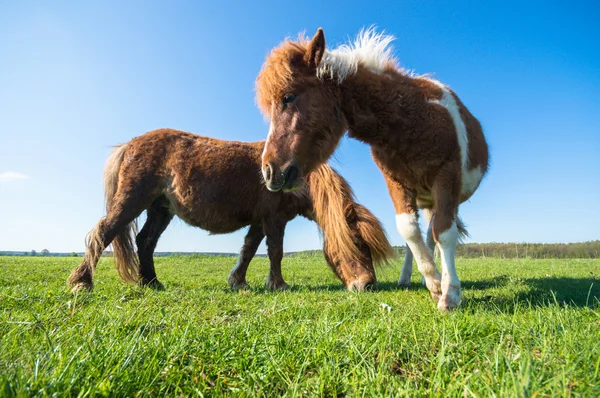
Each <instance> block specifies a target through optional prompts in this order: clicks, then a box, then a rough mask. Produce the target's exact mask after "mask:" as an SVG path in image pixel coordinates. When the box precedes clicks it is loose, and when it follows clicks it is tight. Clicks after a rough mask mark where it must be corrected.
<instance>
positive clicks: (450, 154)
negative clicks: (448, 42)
mask: <svg viewBox="0 0 600 398" xmlns="http://www.w3.org/2000/svg"><path fill="white" fill-rule="evenodd" d="M324 52H325V38H324V35H323V31H322V30H321V29H319V30H318V31H317V33H316V34H315V36H314V38H313V39H312V40H311V41H310V42H309V41H306V40H300V41H299V42H290V41H285V42H284V43H283V44H281V45H280V46H279V47H277V48H275V49H274V50H273V51H272V52H271V53H270V55H269V56H268V57H267V59H266V61H265V64H264V65H263V68H262V70H261V72H260V74H259V75H258V77H257V81H256V98H257V103H258V105H259V107H260V109H261V111H262V112H263V113H264V114H265V115H266V116H267V117H268V118H269V119H270V121H271V126H270V133H269V136H268V139H267V144H266V147H265V152H264V154H263V170H266V169H268V170H273V171H274V173H275V174H276V173H283V172H284V171H285V170H290V166H289V165H293V167H294V168H297V169H298V170H299V172H295V173H294V174H293V175H294V177H297V178H298V181H300V177H301V176H302V175H303V174H306V173H310V172H311V171H313V170H314V169H315V168H316V167H319V165H321V164H323V163H324V162H325V161H327V159H328V158H329V157H330V156H331V155H332V154H333V151H334V150H335V148H336V147H337V145H338V143H339V141H340V139H341V137H342V136H343V135H344V133H345V132H346V131H348V134H349V136H350V137H353V138H356V139H358V140H360V141H363V142H365V143H367V144H369V145H370V146H371V152H372V156H373V159H374V160H375V162H376V164H377V165H378V167H379V168H380V169H381V171H382V173H383V175H384V177H385V180H386V183H387V186H388V190H389V192H390V195H391V197H392V201H393V202H394V206H395V208H396V214H409V215H415V217H416V214H417V211H418V209H419V208H423V209H431V210H432V212H433V214H434V215H435V216H434V217H433V221H432V223H433V224H432V233H433V237H434V239H435V241H436V242H438V243H439V238H440V236H441V235H442V234H443V233H444V232H445V231H447V230H449V229H450V228H452V227H453V225H454V224H455V223H456V227H457V229H458V230H459V232H460V233H461V234H463V233H466V230H465V229H464V224H462V222H459V221H457V214H458V206H459V204H460V203H462V202H464V201H466V200H467V199H469V198H470V197H471V195H472V194H473V193H474V191H475V189H476V188H477V185H478V183H479V181H476V184H474V186H469V189H466V186H463V185H462V184H463V183H464V181H462V163H461V148H460V145H459V140H458V136H457V131H456V128H455V125H454V121H453V119H452V116H451V114H450V113H449V112H448V110H447V109H446V108H445V107H443V106H442V105H440V104H439V103H436V101H440V100H441V99H442V96H443V90H442V88H441V87H440V86H439V85H438V84H437V83H436V82H434V81H432V80H431V79H429V78H427V77H424V76H421V77H415V76H412V75H409V74H408V73H406V72H405V71H403V70H401V69H399V68H398V67H397V66H396V65H395V62H394V61H393V60H390V61H388V62H387V64H386V66H385V68H384V69H383V70H382V71H380V72H374V71H372V70H371V69H369V68H367V67H366V66H365V65H364V64H362V63H360V62H359V63H358V65H357V69H356V72H355V73H351V74H349V75H348V76H347V77H346V78H345V80H340V79H337V78H336V77H335V76H327V75H325V76H318V74H317V68H318V67H319V64H320V62H321V61H322V57H323V54H324ZM309 60H310V61H309ZM290 95H291V97H292V98H294V100H293V102H291V103H289V104H288V103H284V99H285V98H290ZM450 95H451V96H452V97H453V98H454V100H455V102H456V104H457V107H458V109H459V113H460V116H461V119H462V121H463V123H464V124H465V127H466V133H467V137H468V148H466V150H467V151H468V165H467V167H468V168H467V169H466V170H467V171H473V170H475V169H476V168H478V167H479V168H480V170H481V173H482V176H483V175H485V173H486V172H487V169H488V148H487V144H486V141H485V138H484V135H483V131H482V129H481V125H480V124H479V122H478V121H477V119H475V117H473V115H472V114H471V113H470V112H469V111H468V110H467V108H466V107H465V106H464V105H463V104H462V102H461V101H460V100H459V99H458V97H457V96H456V94H454V93H453V92H451V91H450ZM282 170H283V171H282ZM265 181H266V184H267V187H269V189H271V190H274V191H276V190H277V188H278V186H277V185H276V184H273V183H271V181H270V180H269V178H267V177H265ZM287 186H288V187H289V186H293V184H292V183H291V182H290V181H289V179H288V180H287ZM411 225H412V224H411ZM411 228H412V227H411ZM408 235H410V236H408ZM417 235H418V236H417ZM407 238H408V240H411V242H413V241H414V242H417V241H418V242H417V243H418V244H419V247H418V248H417V247H416V246H415V249H419V248H421V249H422V248H423V247H424V244H423V242H422V236H420V231H418V230H417V231H416V232H410V234H408V233H407V236H406V237H405V239H407ZM408 240H407V241H408ZM415 244H416V243H415ZM421 251H424V250H421ZM425 251H426V250H425ZM425 251H424V253H423V255H422V256H420V259H421V260H420V261H421V262H422V264H420V265H419V267H420V270H421V271H422V272H423V273H424V275H425V278H426V280H427V283H428V287H429V288H430V290H431V291H432V295H433V297H434V299H437V298H439V297H440V294H441V293H442V292H441V290H440V279H441V278H440V275H439V273H438V272H437V270H435V263H434V262H433V260H432V258H431V253H429V254H428V253H426V252H425ZM411 258H412V257H411ZM458 289H460V288H459V287H458ZM441 302H444V303H445V302H446V301H445V294H444V296H443V297H442V300H441ZM440 305H441V306H445V305H446V304H440ZM452 305H454V304H453V303H450V304H448V306H452Z"/></svg>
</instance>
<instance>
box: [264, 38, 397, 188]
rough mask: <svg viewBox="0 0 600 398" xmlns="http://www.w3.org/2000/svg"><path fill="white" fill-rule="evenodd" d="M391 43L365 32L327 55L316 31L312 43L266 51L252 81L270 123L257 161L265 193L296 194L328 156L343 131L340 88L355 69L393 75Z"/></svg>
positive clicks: (301, 41)
mask: <svg viewBox="0 0 600 398" xmlns="http://www.w3.org/2000/svg"><path fill="white" fill-rule="evenodd" d="M393 40H394V37H393V36H389V35H385V34H382V33H377V32H375V30H374V29H373V28H369V29H366V30H363V31H361V32H360V33H359V35H358V36H357V38H356V40H355V41H354V42H353V43H349V44H344V45H341V46H339V47H337V48H335V49H333V50H326V47H325V35H324V34H323V30H322V29H318V30H317V33H316V34H315V36H314V37H313V38H312V40H307V39H306V38H304V37H303V36H302V37H300V39H299V40H298V41H290V40H286V41H284V42H283V43H282V44H281V45H280V46H279V47H276V48H275V49H273V50H272V51H271V53H270V54H269V55H268V56H267V59H266V61H265V63H264V65H263V68H262V70H261V72H260V74H259V75H258V78H257V79H256V100H257V103H258V106H259V107H260V109H261V111H262V113H263V114H264V115H265V117H266V118H267V119H268V120H270V123H271V124H270V128H269V135H268V137H267V143H266V145H265V149H264V152H263V156H262V172H263V176H264V178H265V182H266V185H267V188H268V189H269V190H271V191H278V190H280V189H284V190H294V189H296V188H297V187H298V186H299V181H300V180H301V177H302V176H303V175H306V174H308V173H309V172H311V171H313V170H314V169H315V168H316V167H317V166H318V165H320V164H322V163H324V162H326V161H327V159H328V158H329V157H330V156H331V155H332V154H333V152H334V151H335V148H336V147H337V145H338V143H339V141H340V138H342V136H343V134H344V132H345V131H346V130H347V129H348V121H347V119H346V116H347V115H346V114H345V111H347V110H346V109H345V106H346V104H345V103H343V101H344V100H345V97H344V95H346V94H344V92H343V91H342V88H343V84H342V83H343V82H344V81H346V79H350V78H352V77H356V78H358V77H357V76H355V75H357V72H358V70H359V68H366V69H368V70H369V71H371V72H374V73H382V72H384V71H386V70H387V69H388V68H391V69H396V68H397V66H396V62H395V60H394V58H393V57H392V48H391V46H390V43H391V42H392V41H393ZM349 94H350V95H351V94H352V93H349ZM350 112H352V110H351V109H350Z"/></svg>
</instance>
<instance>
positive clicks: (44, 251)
mask: <svg viewBox="0 0 600 398" xmlns="http://www.w3.org/2000/svg"><path fill="white" fill-rule="evenodd" d="M41 254H42V257H46V256H47V255H48V254H50V250H48V249H44V250H42V252H41Z"/></svg>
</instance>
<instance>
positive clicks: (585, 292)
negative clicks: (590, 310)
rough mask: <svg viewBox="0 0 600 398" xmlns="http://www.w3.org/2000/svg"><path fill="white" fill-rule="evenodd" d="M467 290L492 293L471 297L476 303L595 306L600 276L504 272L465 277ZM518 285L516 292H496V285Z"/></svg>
mask: <svg viewBox="0 0 600 398" xmlns="http://www.w3.org/2000/svg"><path fill="white" fill-rule="evenodd" d="M462 285H463V288H464V289H465V290H467V289H468V290H480V291H488V290H489V291H490V294H489V295H484V296H483V297H474V298H471V299H469V302H473V303H479V302H484V303H493V304H495V305H496V306H498V307H500V308H506V309H510V308H514V307H515V306H517V305H521V304H526V305H528V306H532V307H547V306H550V305H569V306H575V307H596V306H598V303H599V302H600V279H598V278H568V277H547V278H518V277H509V276H506V275H501V276H498V277H495V278H493V279H491V280H487V281H473V282H470V281H465V282H463V283H462ZM510 285H515V288H518V290H519V291H518V292H516V293H515V294H514V295H513V296H509V297H506V295H502V296H500V297H499V296H496V295H495V294H494V293H495V289H497V288H510Z"/></svg>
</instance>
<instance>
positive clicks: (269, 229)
mask: <svg viewBox="0 0 600 398" xmlns="http://www.w3.org/2000/svg"><path fill="white" fill-rule="evenodd" d="M263 228H264V232H265V235H267V254H268V255H269V261H270V263H271V268H270V270H269V275H268V276H267V289H270V290H286V289H289V288H290V286H289V285H288V284H287V283H285V281H284V280H283V276H282V275H281V260H282V258H283V234H284V231H285V223H280V222H270V223H268V222H265V223H264V225H263Z"/></svg>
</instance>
